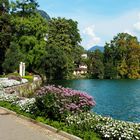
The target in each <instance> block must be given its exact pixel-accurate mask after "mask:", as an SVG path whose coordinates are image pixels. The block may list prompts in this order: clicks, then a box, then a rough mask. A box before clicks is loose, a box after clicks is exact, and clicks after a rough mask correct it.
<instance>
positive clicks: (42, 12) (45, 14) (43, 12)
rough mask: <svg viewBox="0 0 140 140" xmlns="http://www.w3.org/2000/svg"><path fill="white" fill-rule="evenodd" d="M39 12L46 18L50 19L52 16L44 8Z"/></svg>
mask: <svg viewBox="0 0 140 140" xmlns="http://www.w3.org/2000/svg"><path fill="white" fill-rule="evenodd" d="M38 12H39V14H40V15H41V16H42V17H43V18H45V19H46V20H50V19H51V18H50V16H49V15H48V14H47V13H46V12H45V11H43V10H38Z"/></svg>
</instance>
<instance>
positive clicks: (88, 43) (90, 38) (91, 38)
mask: <svg viewBox="0 0 140 140" xmlns="http://www.w3.org/2000/svg"><path fill="white" fill-rule="evenodd" d="M82 33H83V35H84V36H86V37H85V38H84V39H85V40H84V39H83V44H84V47H86V49H89V48H91V47H92V46H94V45H97V44H99V43H100V42H101V39H100V37H98V36H97V35H96V34H95V26H94V25H90V26H87V27H85V28H84V30H83V32H82Z"/></svg>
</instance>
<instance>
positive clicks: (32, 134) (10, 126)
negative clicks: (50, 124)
mask: <svg viewBox="0 0 140 140" xmlns="http://www.w3.org/2000/svg"><path fill="white" fill-rule="evenodd" d="M0 140H68V139H67V138H64V137H62V136H60V135H58V134H56V133H54V132H52V131H49V130H46V129H44V128H42V127H40V126H38V125H36V124H34V123H32V122H29V121H26V120H23V119H21V118H18V117H17V116H14V115H12V114H9V113H8V112H6V111H4V110H2V109H1V108H0Z"/></svg>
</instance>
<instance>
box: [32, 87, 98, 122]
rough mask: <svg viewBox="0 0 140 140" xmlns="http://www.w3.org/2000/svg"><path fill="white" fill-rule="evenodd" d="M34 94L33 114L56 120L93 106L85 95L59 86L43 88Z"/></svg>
mask: <svg viewBox="0 0 140 140" xmlns="http://www.w3.org/2000/svg"><path fill="white" fill-rule="evenodd" d="M36 94H37V96H36V103H35V108H36V109H35V111H34V113H35V114H37V115H41V116H45V117H49V118H52V119H56V120H58V119H65V117H66V116H67V115H68V114H75V113H80V112H87V111H89V110H90V109H91V108H92V107H94V106H95V101H94V100H93V98H92V97H91V96H89V95H88V94H87V93H85V92H81V91H77V90H72V89H70V88H64V87H61V86H58V87H55V86H54V85H48V86H44V87H42V88H40V90H38V91H37V93H36Z"/></svg>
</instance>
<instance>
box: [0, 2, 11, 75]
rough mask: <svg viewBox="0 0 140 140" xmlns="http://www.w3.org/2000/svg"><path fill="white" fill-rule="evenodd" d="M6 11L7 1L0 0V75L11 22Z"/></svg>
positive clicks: (7, 8) (9, 35) (7, 9)
mask: <svg viewBox="0 0 140 140" xmlns="http://www.w3.org/2000/svg"><path fill="white" fill-rule="evenodd" d="M8 11H9V2H8V0H0V74H2V72H3V68H2V64H3V61H4V59H5V53H6V50H7V49H8V48H9V45H10V40H11V27H10V24H11V21H10V15H9V13H8Z"/></svg>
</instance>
